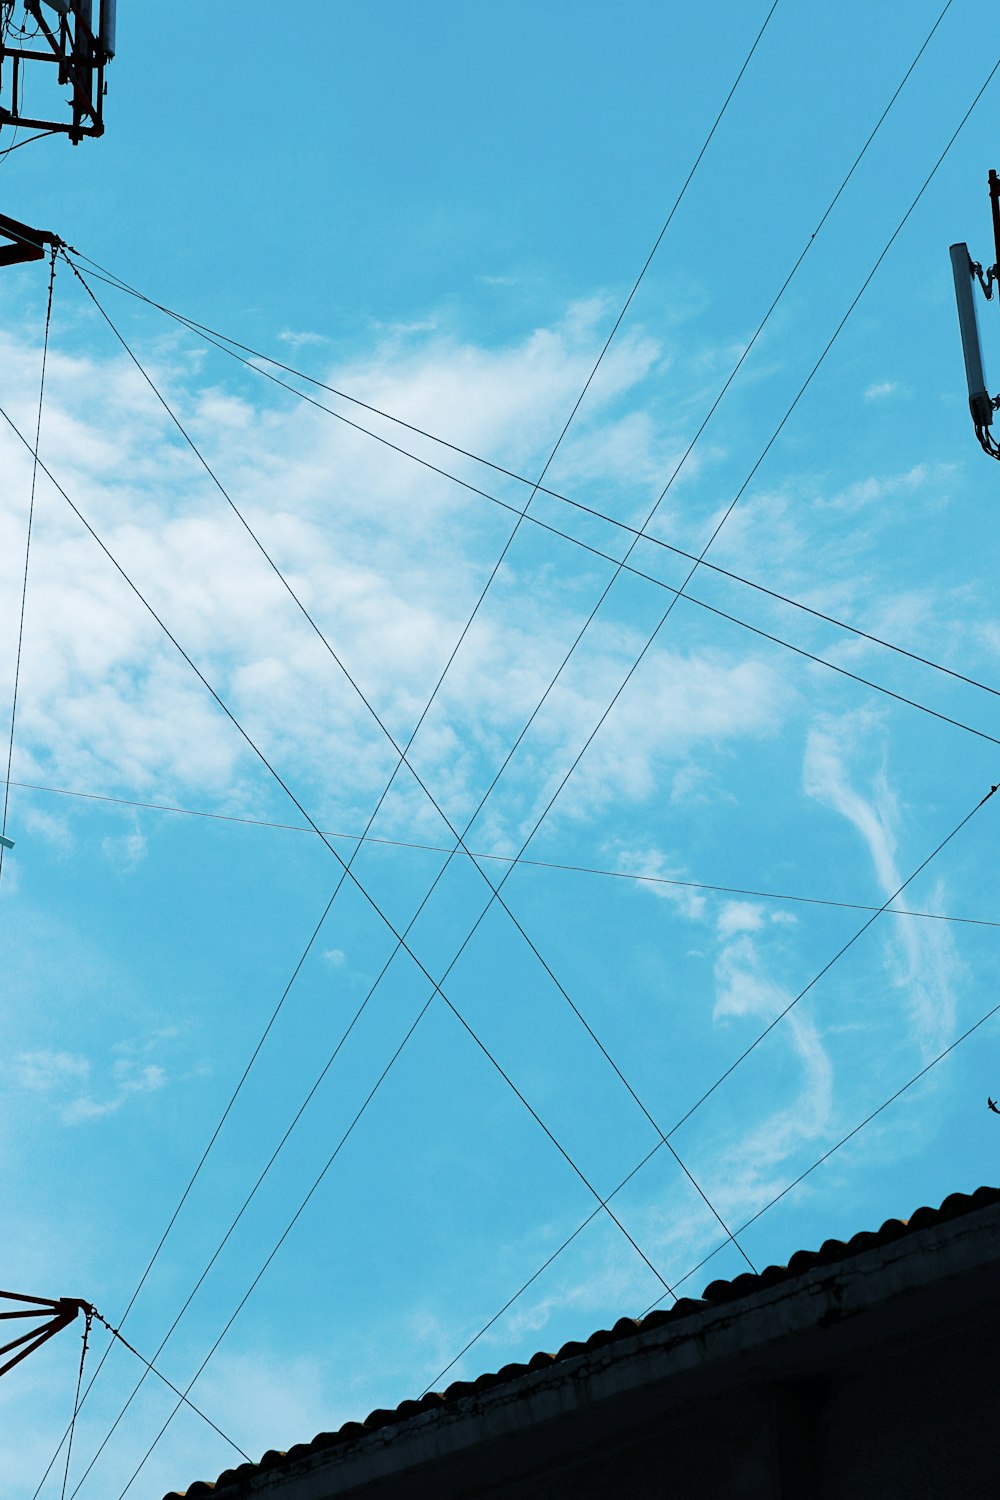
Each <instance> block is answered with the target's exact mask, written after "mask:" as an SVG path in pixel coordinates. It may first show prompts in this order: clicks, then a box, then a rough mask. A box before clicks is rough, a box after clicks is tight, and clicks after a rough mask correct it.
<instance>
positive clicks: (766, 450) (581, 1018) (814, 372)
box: [81, 174, 933, 1107]
mask: <svg viewBox="0 0 1000 1500" xmlns="http://www.w3.org/2000/svg"><path fill="white" fill-rule="evenodd" d="M931 175H933V174H931ZM928 180H930V178H928ZM925 186H927V184H925ZM918 196H919V195H918ZM903 222H906V219H904V220H903ZM897 233H898V231H897ZM894 239H895V236H894ZM889 243H892V240H891V242H889ZM886 249H888V248H886ZM883 255H885V252H883ZM877 264H879V263H877ZM876 269H877V267H876ZM873 275H874V272H873ZM81 279H82V278H81ZM865 285H867V284H865ZM862 291H864V287H862ZM859 296H861V294H859ZM856 300H858V299H856ZM855 305H856V302H855V303H853V305H852V309H849V314H850V311H853V306H855ZM849 314H847V315H849ZM847 315H846V317H847ZM844 321H846V318H844V320H843V321H841V326H840V327H843V323H844ZM837 332H840V329H838V330H837ZM835 336H837V335H834V338H835ZM831 344H832V341H831ZM829 347H831V345H828V350H829ZM825 354H826V351H825ZM825 354H823V356H822V357H820V362H822V359H823V357H825ZM817 368H819V362H817V366H816V368H814V371H813V374H816V369H817ZM810 378H811V377H810ZM807 384H808V380H807ZM804 389H805V387H804ZM799 395H801V393H799ZM796 401H798V398H796ZM793 407H795V402H793ZM786 420H787V417H786ZM778 431H781V425H780V428H778ZM775 437H777V434H775ZM771 441H772V443H774V437H772V440H771ZM769 446H771V444H769ZM769 446H768V447H769ZM766 452H768V449H765V453H766ZM759 462H760V460H759ZM738 498H739V495H738V496H736V499H738ZM736 499H735V501H733V505H735V502H736ZM730 510H732V507H730ZM718 529H721V523H720V528H717V532H715V534H718ZM709 544H711V540H709ZM691 571H693V570H691ZM672 607H673V606H672ZM664 618H666V616H664ZM585 748H586V747H585ZM487 795H489V793H487ZM549 805H552V804H549ZM543 816H544V814H543ZM501 883H502V882H501ZM477 926H478V924H477ZM474 930H475V929H474ZM463 947H465V945H463ZM460 951H462V950H460ZM445 999H447V998H445ZM567 999H568V996H567ZM570 1004H571V1002H570ZM574 1010H576V1007H574ZM577 1014H579V1013H577ZM580 1020H583V1017H580ZM585 1025H586V1023H585ZM588 1031H589V1028H588ZM591 1035H592V1034H591ZM595 1041H597V1038H595ZM598 1046H600V1044H598ZM601 1050H603V1049H601ZM606 1056H607V1055H606ZM609 1062H610V1058H609ZM616 1071H618V1070H616ZM619 1076H621V1074H619ZM637 1103H639V1101H637ZM640 1107H642V1106H640Z"/></svg>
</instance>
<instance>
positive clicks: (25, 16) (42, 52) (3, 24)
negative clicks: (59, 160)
mask: <svg viewBox="0 0 1000 1500" xmlns="http://www.w3.org/2000/svg"><path fill="white" fill-rule="evenodd" d="M96 9H97V18H96V22H95V16H94V11H95V0H0V130H2V129H3V127H4V125H24V126H26V127H28V128H29V129H33V130H44V131H46V132H49V131H51V132H60V133H62V134H65V135H68V136H69V138H70V140H71V141H72V142H73V144H74V146H75V145H78V144H79V142H80V141H81V140H82V139H83V137H84V136H85V135H95V136H96V135H103V134H104V95H105V92H106V85H105V82H104V70H105V68H106V67H107V65H108V63H109V62H110V61H111V59H112V58H113V57H114V55H115V27H116V20H117V0H96ZM46 64H47V65H49V67H50V68H51V67H54V69H55V72H54V73H52V72H48V75H47V76H48V77H49V78H50V79H51V81H52V82H54V83H55V84H56V85H57V86H58V87H68V88H69V90H70V97H69V101H68V102H69V105H70V118H69V119H68V120H67V119H65V118H60V117H58V116H57V115H56V112H55V108H54V107H53V109H51V110H50V111H49V113H48V115H46V114H44V113H43V114H31V115H29V114H27V113H25V110H24V89H23V83H24V74H25V73H26V72H30V73H33V74H37V73H40V72H41V71H42V69H43V65H46ZM32 97H33V99H34V98H37V90H35V89H33V90H32ZM52 103H53V106H54V104H55V100H53V101H52Z"/></svg>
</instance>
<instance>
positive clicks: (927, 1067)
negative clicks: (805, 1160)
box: [642, 1005, 1000, 1317]
mask: <svg viewBox="0 0 1000 1500" xmlns="http://www.w3.org/2000/svg"><path fill="white" fill-rule="evenodd" d="M998 1013H1000V1005H994V1006H993V1007H992V1009H990V1010H988V1011H986V1012H985V1013H984V1014H983V1015H981V1016H980V1017H979V1020H978V1021H974V1022H973V1024H972V1025H971V1026H970V1027H969V1028H968V1030H967V1031H963V1032H962V1034H961V1036H957V1037H955V1039H954V1041H952V1042H950V1043H949V1044H948V1046H947V1047H945V1049H944V1051H943V1052H939V1053H938V1054H937V1056H936V1057H932V1058H931V1060H930V1062H929V1063H925V1064H924V1066H923V1067H922V1068H921V1069H920V1070H919V1072H917V1073H914V1075H913V1077H912V1078H910V1079H909V1080H908V1081H907V1082H906V1083H904V1084H903V1085H902V1087H901V1088H898V1089H897V1090H896V1091H895V1093H894V1094H890V1095H889V1097H888V1099H886V1100H884V1101H883V1102H882V1103H881V1104H880V1105H879V1106H878V1108H877V1109H873V1110H872V1112H871V1114H869V1115H866V1116H865V1118H864V1119H863V1120H861V1121H859V1123H858V1124H857V1125H855V1126H854V1129H853V1130H849V1131H848V1132H847V1134H846V1135H844V1136H841V1138H840V1140H839V1141H837V1142H836V1143H835V1144H834V1145H832V1146H831V1147H830V1148H829V1150H827V1151H824V1152H823V1155H822V1156H820V1157H817V1159H816V1160H815V1161H814V1162H813V1164H812V1166H810V1167H806V1169H805V1171H804V1172H800V1173H799V1175H798V1177H796V1178H795V1179H794V1180H793V1181H792V1182H790V1183H788V1185H787V1187H783V1188H782V1190H781V1192H780V1193H776V1194H775V1195H774V1197H773V1198H771V1199H770V1200H769V1201H768V1202H767V1203H765V1204H764V1206H763V1208H759V1209H758V1210H757V1212H756V1213H755V1214H752V1215H751V1217H750V1218H749V1219H747V1221H746V1223H745V1224H741V1225H740V1227H739V1230H738V1231H737V1232H738V1233H739V1234H743V1233H744V1231H745V1230H747V1229H749V1228H750V1227H751V1225H753V1224H756V1222H757V1220H758V1219H760V1218H762V1217H763V1215H764V1214H766V1213H767V1212H768V1211H769V1210H770V1209H772V1208H774V1206H775V1205H776V1204H778V1203H780V1202H781V1200H782V1199H783V1198H785V1197H787V1196H788V1194H789V1193H791V1192H793V1191H794V1189H795V1188H797V1187H798V1186H799V1184H800V1183H801V1182H804V1181H805V1179H806V1178H807V1177H809V1176H811V1174H812V1173H813V1172H815V1171H816V1169H817V1168H818V1167H821V1166H823V1164H824V1163H825V1162H828V1161H829V1160H830V1157H831V1156H833V1155H835V1153H836V1152H838V1151H839V1150H840V1148H841V1147H842V1146H846V1145H847V1143H848V1141H852V1140H853V1139H854V1137H855V1136H856V1135H859V1134H860V1132H861V1131H862V1130H864V1129H865V1127H866V1126H867V1125H870V1124H871V1122H872V1121H873V1120H875V1119H877V1118H878V1116H879V1115H880V1114H882V1113H884V1111H885V1110H887V1109H888V1108H889V1106H890V1105H892V1104H895V1102H896V1100H897V1099H901V1098H902V1096H903V1095H904V1094H905V1093H907V1092H908V1091H909V1090H910V1089H912V1088H913V1086H914V1085H915V1084H917V1083H919V1082H920V1080H921V1078H924V1077H925V1076H926V1075H927V1074H928V1073H929V1072H930V1071H931V1069H932V1068H936V1067H937V1065H938V1063H939V1062H943V1061H944V1059H945V1058H946V1057H948V1056H950V1054H951V1053H952V1052H954V1051H955V1049H956V1047H960V1046H961V1044H962V1043H963V1042H964V1041H966V1040H967V1039H968V1038H969V1037H970V1036H972V1034H973V1032H976V1031H978V1030H979V1028H980V1027H981V1026H985V1025H986V1022H987V1021H991V1020H992V1019H993V1017H994V1016H995V1015H997V1014H998ZM728 1243H729V1241H728V1240H723V1241H722V1242H721V1243H720V1244H718V1245H716V1247H715V1249H714V1250H713V1251H711V1253H710V1254H708V1255H706V1256H705V1257H704V1259H702V1260H700V1261H699V1262H698V1264H697V1265H696V1266H692V1268H691V1270H690V1271H686V1272H685V1273H684V1275H683V1276H682V1277H681V1279H680V1281H678V1282H677V1283H676V1285H677V1286H680V1284H681V1282H683V1281H687V1280H688V1278H689V1277H691V1276H694V1275H695V1274H696V1273H697V1272H698V1271H700V1270H701V1268H702V1267H703V1266H705V1265H707V1264H708V1262H709V1261H710V1260H712V1259H713V1257H714V1256H716V1255H718V1253H719V1251H720V1250H724V1249H725V1248H726V1245H727V1244H728ZM660 1300H661V1299H660V1298H657V1302H654V1303H652V1304H651V1306H650V1307H648V1308H647V1309H646V1312H645V1313H643V1314H642V1316H643V1317H645V1316H646V1314H647V1313H650V1312H652V1310H653V1308H654V1307H656V1306H657V1304H658V1302H659V1301H660Z"/></svg>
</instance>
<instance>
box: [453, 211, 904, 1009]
mask: <svg viewBox="0 0 1000 1500" xmlns="http://www.w3.org/2000/svg"><path fill="white" fill-rule="evenodd" d="M897 233H898V231H897ZM862 290H864V288H862ZM841 326H843V324H841ZM838 332H840V330H838ZM445 999H447V998H445ZM427 1004H430V1001H429V1002H427Z"/></svg>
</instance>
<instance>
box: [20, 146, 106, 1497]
mask: <svg viewBox="0 0 1000 1500" xmlns="http://www.w3.org/2000/svg"><path fill="white" fill-rule="evenodd" d="M12 149H13V148H12ZM93 1320H94V1310H93V1308H91V1307H88V1308H86V1309H85V1310H84V1315H83V1348H82V1349H81V1351H80V1369H79V1373H78V1374H77V1377H76V1394H75V1395H74V1397H73V1415H72V1417H71V1418H70V1423H69V1442H68V1443H67V1445H66V1467H65V1468H64V1469H63V1481H62V1493H61V1497H60V1500H66V1486H67V1484H68V1483H69V1461H70V1459H71V1458H72V1456H73V1436H74V1433H75V1432H76V1419H77V1415H78V1413H79V1410H80V1387H81V1386H82V1384H83V1367H84V1365H85V1363H86V1360H87V1345H88V1344H89V1342H90V1325H91V1323H92V1322H93Z"/></svg>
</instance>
